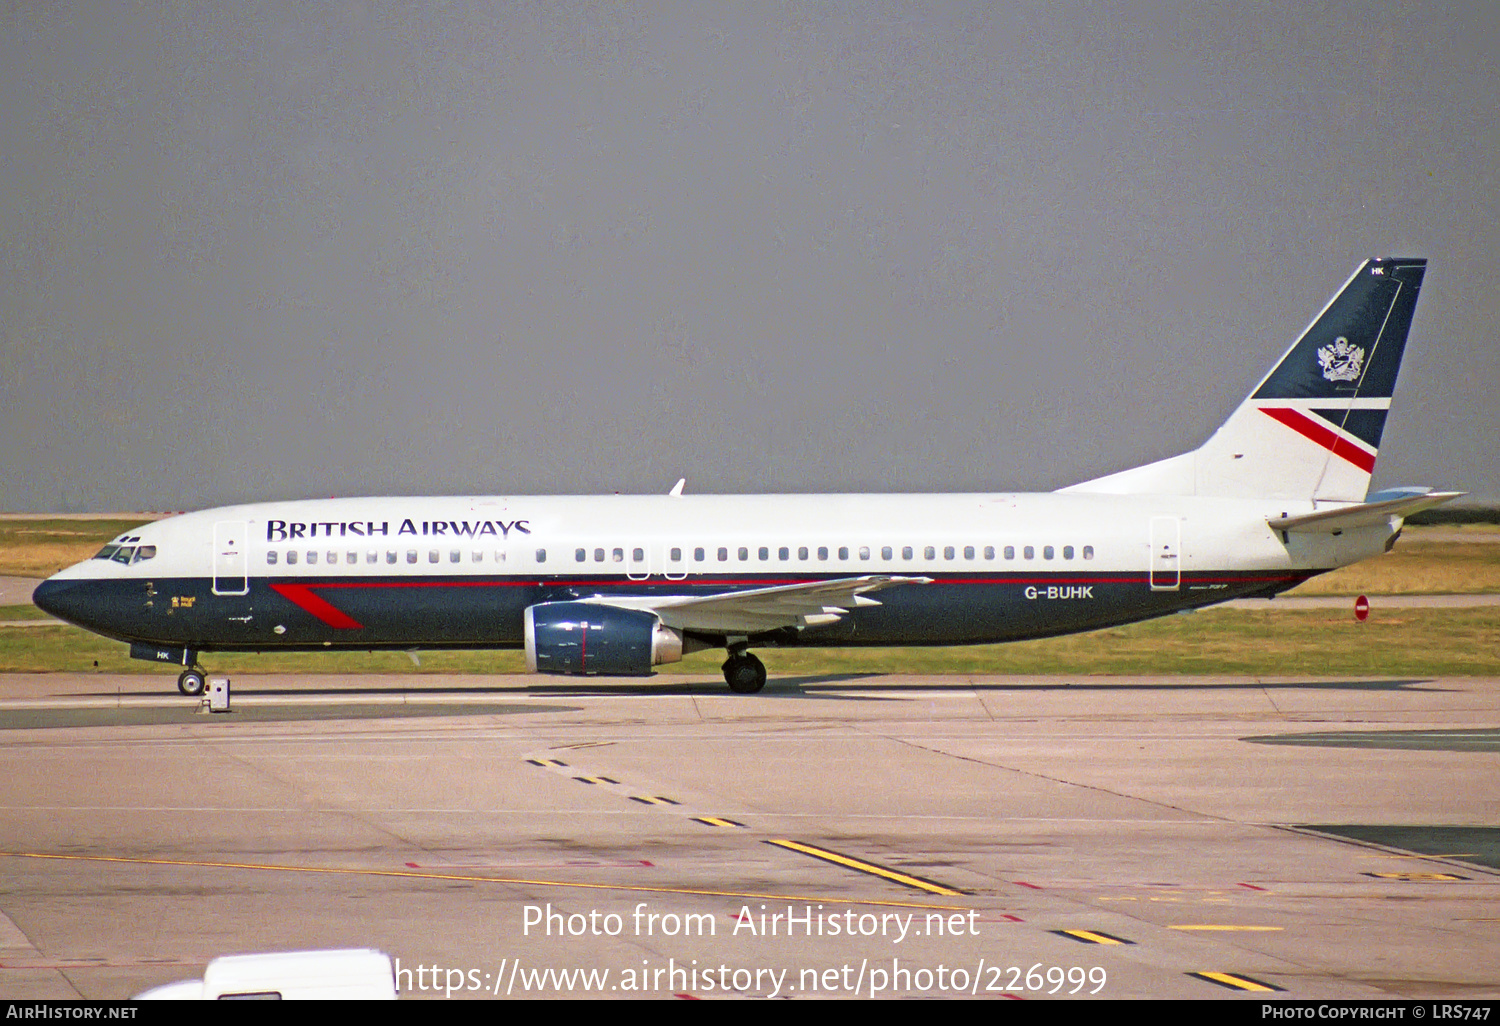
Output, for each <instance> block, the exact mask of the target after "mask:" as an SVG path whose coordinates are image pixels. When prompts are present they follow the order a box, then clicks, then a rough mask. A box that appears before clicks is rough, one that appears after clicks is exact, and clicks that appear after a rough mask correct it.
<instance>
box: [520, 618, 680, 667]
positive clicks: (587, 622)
mask: <svg viewBox="0 0 1500 1026" xmlns="http://www.w3.org/2000/svg"><path fill="white" fill-rule="evenodd" d="M525 619H526V669H527V670H529V671H531V672H532V673H571V674H600V675H603V676H606V677H648V676H650V675H651V673H652V672H653V671H652V669H651V667H653V666H659V665H660V664H662V663H675V662H678V661H679V660H681V659H682V632H681V631H678V630H674V629H673V628H671V627H668V626H666V625H664V624H663V623H662V622H661V620H660V619H658V618H657V616H656V614H655V613H648V612H646V611H645V610H643V609H621V608H620V607H619V606H601V605H595V604H594V603H592V602H540V603H538V604H537V605H534V606H528V607H527V609H526V618H525Z"/></svg>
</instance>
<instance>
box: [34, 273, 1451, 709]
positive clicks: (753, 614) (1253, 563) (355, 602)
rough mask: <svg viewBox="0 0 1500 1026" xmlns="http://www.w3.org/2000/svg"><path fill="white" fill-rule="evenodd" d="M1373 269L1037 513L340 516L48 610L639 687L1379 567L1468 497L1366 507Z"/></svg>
mask: <svg viewBox="0 0 1500 1026" xmlns="http://www.w3.org/2000/svg"><path fill="white" fill-rule="evenodd" d="M1426 264H1427V262H1426V260H1424V259H1406V258H1401V259H1377V260H1368V261H1366V262H1365V263H1363V264H1362V265H1361V266H1360V267H1359V268H1358V269H1357V270H1356V271H1355V272H1354V274H1353V275H1352V276H1351V277H1350V278H1349V279H1348V281H1347V282H1346V283H1345V284H1344V285H1343V287H1342V288H1341V289H1340V290H1339V291H1338V293H1337V294H1336V295H1335V296H1334V297H1333V299H1332V300H1330V301H1329V303H1328V305H1327V306H1326V307H1324V308H1323V310H1322V312H1320V313H1319V314H1318V316H1317V317H1316V318H1314V319H1313V321H1312V323H1311V325H1309V327H1308V328H1307V329H1306V330H1305V331H1304V332H1303V334H1302V335H1301V337H1300V338H1298V340H1297V341H1296V342H1295V343H1293V345H1292V346H1291V348H1290V349H1288V350H1287V351H1286V353H1285V354H1284V355H1283V357H1282V358H1281V359H1280V360H1279V361H1278V362H1277V363H1276V365H1275V366H1274V367H1273V368H1272V370H1271V372H1270V373H1269V374H1268V375H1267V376H1266V377H1265V378H1264V379H1263V380H1262V381H1261V382H1260V384H1259V385H1257V386H1256V387H1255V389H1254V390H1253V391H1252V392H1251V393H1250V395H1249V397H1248V398H1247V399H1245V401H1244V402H1243V403H1242V404H1241V405H1240V406H1239V407H1238V408H1237V409H1236V410H1235V411H1234V412H1233V413H1232V414H1231V415H1230V417H1229V419H1228V420H1226V421H1225V422H1224V424H1223V425H1222V426H1221V427H1220V428H1219V429H1218V431H1217V432H1215V433H1214V435H1213V436H1212V437H1211V438H1209V440H1208V441H1207V442H1205V443H1204V444H1203V445H1201V446H1200V447H1199V448H1197V449H1195V450H1192V451H1191V452H1186V453H1183V454H1181V455H1178V456H1173V457H1171V458H1169V459H1164V460H1160V461H1158V462H1155V463H1151V464H1148V465H1145V466H1141V467H1136V468H1134V469H1131V470H1125V471H1122V472H1120V473H1115V474H1110V475H1108V476H1106V477H1101V478H1097V479H1094V480H1089V481H1084V482H1082V483H1080V484H1075V485H1072V486H1071V487H1067V488H1063V489H1060V490H1058V491H1055V492H1048V493H1039V494H1012V493H994V494H988V493H981V494H928V495H916V494H909V495H853V494H849V495H688V494H683V487H682V484H683V483H682V482H681V481H679V482H678V484H677V486H676V487H674V488H673V489H672V490H671V492H670V493H668V494H665V495H611V496H598V497H591V496H555V497H521V496H515V497H507V496H473V497H445V498H444V497H437V498H335V499H319V500H304V501H288V502H269V503H257V504H253V505H241V506H229V507H224V508H220V509H210V510H205V511H202V512H197V513H189V514H186V515H181V516H174V517H170V518H167V519H164V520H160V521H157V522H155V523H149V524H145V525H143V526H141V527H137V528H134V529H132V530H131V531H129V532H126V533H125V534H122V535H121V536H119V537H117V538H115V539H114V540H113V541H111V542H110V543H109V544H108V545H106V546H104V548H103V549H101V550H100V551H99V553H98V555H96V556H94V557H93V558H91V559H88V560H85V561H83V562H81V563H78V564H76V565H74V566H72V567H69V568H67V569H65V570H63V571H61V572H60V573H58V574H56V575H54V576H53V577H51V578H49V579H47V580H46V581H44V582H42V583H41V584H40V585H39V586H38V587H37V589H36V592H35V595H34V601H35V603H36V604H37V605H38V606H39V607H41V608H42V609H43V610H45V611H47V612H48V613H51V614H52V615H54V616H56V617H59V618H61V619H63V620H66V621H69V622H71V623H74V624H77V625H79V626H81V627H84V628H87V629H88V630H91V631H94V632H96V633H98V634H101V635H104V636H105V637H108V638H113V639H115V640H118V641H122V642H126V643H128V644H129V645H130V654H131V655H132V656H133V657H135V658H138V659H145V660H154V661H159V662H163V663H171V664H175V665H178V666H182V667H185V669H184V670H183V671H182V672H181V674H180V676H179V677H178V682H177V686H178V689H179V690H180V691H181V692H182V693H183V694H186V695H198V694H201V693H202V692H203V690H204V687H205V681H206V677H205V671H204V669H203V668H202V667H201V666H200V665H199V662H198V660H199V657H200V656H201V655H204V654H206V653H212V652H270V651H294V650H295V651H331V650H339V649H346V650H353V649H360V650H376V649H386V650H408V651H412V652H415V651H416V650H419V649H454V648H459V649H515V648H521V649H524V650H525V653H526V667H527V669H528V670H530V671H533V672H536V673H543V674H585V675H594V674H597V675H603V676H647V675H650V674H652V673H654V672H655V669H654V668H655V667H657V666H660V665H663V664H666V663H672V662H676V661H679V660H681V659H682V657H683V656H684V655H685V654H688V653H691V652H695V651H700V650H706V649H713V648H722V649H724V650H725V652H726V654H727V659H726V660H725V662H724V664H723V671H724V679H725V681H726V683H727V684H728V685H729V687H730V689H731V690H732V691H735V692H738V693H742V694H750V693H754V692H758V691H760V690H761V689H762V687H763V686H764V685H765V683H766V668H765V665H764V664H763V663H762V662H761V660H760V659H759V658H758V657H757V656H756V655H755V654H753V653H752V652H751V649H752V648H755V649H769V648H779V647H797V646H853V645H970V644H978V643H991V642H1005V641H1014V640H1018V639H1024V638H1041V637H1048V636H1052V635H1060V634H1069V633H1073V632H1080V631H1092V630H1098V629H1100V628H1105V627H1112V626H1116V625H1119V624H1125V623H1131V622H1134V621H1138V620H1145V619H1148V618H1152V617H1159V616H1164V615H1166V614H1169V613H1175V612H1178V611H1181V610H1189V609H1196V608H1200V607H1203V606H1209V605H1213V604H1215V603H1219V602H1224V601H1226V600H1229V599H1235V598H1243V597H1248V596H1264V597H1269V596H1273V595H1276V594H1278V593H1280V592H1283V591H1286V590H1287V589H1289V588H1292V587H1295V586H1296V585H1298V584H1301V583H1302V582H1303V581H1306V580H1307V579H1308V578H1310V577H1313V576H1315V575H1317V574H1321V573H1325V572H1327V571H1329V570H1333V569H1335V568H1337V567H1341V566H1345V565H1348V564H1350V563H1353V562H1356V561H1358V560H1361V559H1365V558H1367V557H1370V556H1375V555H1378V554H1380V553H1382V552H1385V551H1388V550H1389V549H1390V548H1391V546H1392V545H1393V544H1394V543H1395V540H1396V538H1397V536H1398V535H1399V534H1400V533H1401V529H1402V525H1403V523H1404V520H1405V518H1406V517H1408V516H1410V515H1411V514H1413V513H1415V512H1418V511H1420V510H1423V509H1427V508H1429V507H1432V506H1436V505H1438V504H1440V503H1443V502H1447V501H1449V500H1451V499H1453V498H1456V497H1457V496H1458V495H1460V494H1462V493H1459V492H1434V491H1431V490H1430V489H1426V488H1400V489H1394V490H1390V491H1382V492H1378V493H1375V494H1367V493H1368V490H1369V484H1370V478H1371V474H1372V472H1373V471H1374V468H1375V458H1376V455H1377V452H1378V450H1379V446H1380V439H1381V433H1382V430H1383V428H1384V426H1385V419H1386V413H1387V411H1388V409H1389V408H1390V403H1391V396H1392V393H1393V391H1394V388H1395V383H1396V376H1397V372H1398V370H1399V368H1400V364H1401V357H1402V353H1403V350H1404V349H1405V345H1406V341H1407V335H1408V332H1409V329H1410V327H1411V321H1412V316H1413V313H1414V311H1415V309H1416V302H1417V295H1418V292H1419V290H1420V288H1421V284H1422V278H1423V275H1424V273H1425V271H1426Z"/></svg>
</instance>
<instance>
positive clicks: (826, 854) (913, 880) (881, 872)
mask: <svg viewBox="0 0 1500 1026" xmlns="http://www.w3.org/2000/svg"><path fill="white" fill-rule="evenodd" d="M766 843H767V844H774V845H776V846H777V847H778V848H786V849H787V850H789V851H796V852H801V853H802V854H803V855H811V856H812V857H813V858H815V859H823V860H824V861H826V862H832V863H834V864H836V865H840V866H846V867H848V868H849V869H857V870H859V871H860V872H861V873H869V874H870V875H871V876H879V877H884V878H885V879H887V880H892V881H894V882H896V883H898V884H902V885H903V886H906V887H915V888H916V889H917V890H919V891H927V892H929V893H931V894H942V895H945V896H948V897H958V896H959V895H961V894H963V893H964V892H963V891H960V890H956V889H954V888H952V887H945V886H943V885H942V884H939V883H933V882H932V881H931V880H923V879H922V878H921V877H919V876H912V875H911V874H909V873H898V872H896V870H894V869H887V868H886V867H884V866H877V865H876V864H875V863H873V862H866V861H864V860H863V859H855V858H850V857H849V856H848V855H840V854H839V853H838V852H836V851H829V850H828V849H827V848H818V847H814V846H813V845H811V844H803V843H802V842H800V841H788V840H777V841H767V842H766Z"/></svg>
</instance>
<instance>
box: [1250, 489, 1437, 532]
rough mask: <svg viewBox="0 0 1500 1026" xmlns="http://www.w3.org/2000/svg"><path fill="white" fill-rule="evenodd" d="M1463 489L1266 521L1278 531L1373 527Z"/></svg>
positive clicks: (1432, 504)
mask: <svg viewBox="0 0 1500 1026" xmlns="http://www.w3.org/2000/svg"><path fill="white" fill-rule="evenodd" d="M1463 494H1464V493H1463V492H1421V493H1418V494H1408V495H1402V496H1399V497H1397V498H1394V499H1386V500H1383V501H1379V502H1361V503H1356V504H1355V505H1353V506H1340V507H1339V508H1337V509H1321V510H1318V511H1317V512H1316V513H1303V514H1301V515H1299V516H1290V517H1288V516H1281V517H1268V518H1267V519H1266V523H1268V524H1270V525H1271V527H1272V528H1273V529H1275V530H1277V531H1341V530H1344V529H1345V528H1355V527H1372V526H1374V525H1375V524H1380V523H1384V522H1385V521H1387V520H1388V519H1390V518H1391V517H1409V516H1411V515H1412V514H1413V513H1416V512H1418V511H1420V510H1424V509H1430V508H1432V507H1433V506H1440V505H1442V504H1443V503H1445V502H1449V501H1451V500H1453V499H1456V498H1458V497H1459V496H1461V495H1463Z"/></svg>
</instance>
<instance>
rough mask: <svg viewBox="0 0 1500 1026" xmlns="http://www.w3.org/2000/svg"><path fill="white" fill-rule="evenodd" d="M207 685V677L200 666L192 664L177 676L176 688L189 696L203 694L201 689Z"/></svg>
mask: <svg viewBox="0 0 1500 1026" xmlns="http://www.w3.org/2000/svg"><path fill="white" fill-rule="evenodd" d="M207 686H208V678H207V677H206V676H204V670H203V668H202V667H201V666H194V667H191V668H190V669H186V670H183V671H182V673H181V674H179V675H178V677H177V690H178V691H181V692H182V693H183V694H184V695H188V696H190V697H196V696H198V695H201V694H203V689H204V688H206V687H207Z"/></svg>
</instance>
